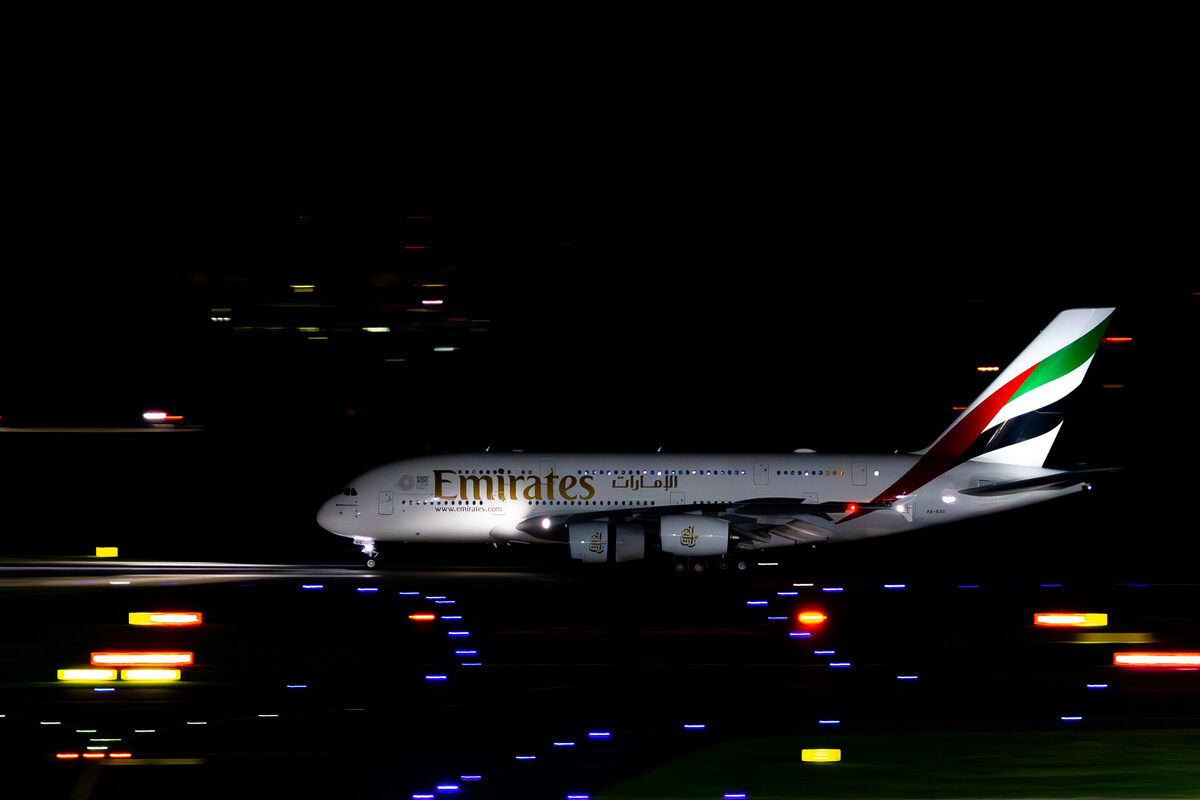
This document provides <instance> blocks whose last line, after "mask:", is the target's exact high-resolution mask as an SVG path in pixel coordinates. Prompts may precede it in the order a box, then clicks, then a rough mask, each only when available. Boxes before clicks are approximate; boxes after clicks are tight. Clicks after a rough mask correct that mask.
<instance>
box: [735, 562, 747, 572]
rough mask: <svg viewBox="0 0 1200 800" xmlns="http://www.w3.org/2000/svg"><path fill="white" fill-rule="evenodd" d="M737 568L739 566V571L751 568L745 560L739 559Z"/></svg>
mask: <svg viewBox="0 0 1200 800" xmlns="http://www.w3.org/2000/svg"><path fill="white" fill-rule="evenodd" d="M737 568H738V572H745V571H746V570H747V569H749V568H750V565H749V564H747V563H746V562H745V561H739V562H737Z"/></svg>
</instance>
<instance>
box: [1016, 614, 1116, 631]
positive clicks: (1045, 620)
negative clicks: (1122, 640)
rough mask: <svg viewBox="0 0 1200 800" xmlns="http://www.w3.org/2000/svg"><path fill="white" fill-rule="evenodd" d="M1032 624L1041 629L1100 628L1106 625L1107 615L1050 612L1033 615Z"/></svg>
mask: <svg viewBox="0 0 1200 800" xmlns="http://www.w3.org/2000/svg"><path fill="white" fill-rule="evenodd" d="M1033 624H1034V625H1040V626H1043V627H1058V628H1062V627H1066V628H1100V627H1103V626H1105V625H1107V624H1108V614H1091V613H1089V614H1080V613H1077V612H1074V611H1052V612H1046V613H1043V614H1034V615H1033Z"/></svg>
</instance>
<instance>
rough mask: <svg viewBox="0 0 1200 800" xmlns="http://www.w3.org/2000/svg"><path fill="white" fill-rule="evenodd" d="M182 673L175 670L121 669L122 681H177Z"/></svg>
mask: <svg viewBox="0 0 1200 800" xmlns="http://www.w3.org/2000/svg"><path fill="white" fill-rule="evenodd" d="M182 677H183V673H182V672H181V671H180V670H177V669H123V670H121V680H123V681H177V680H179V679H180V678H182Z"/></svg>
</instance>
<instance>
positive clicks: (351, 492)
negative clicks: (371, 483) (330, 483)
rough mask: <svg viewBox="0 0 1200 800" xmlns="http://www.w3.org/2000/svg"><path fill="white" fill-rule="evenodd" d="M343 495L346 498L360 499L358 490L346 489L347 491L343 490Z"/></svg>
mask: <svg viewBox="0 0 1200 800" xmlns="http://www.w3.org/2000/svg"><path fill="white" fill-rule="evenodd" d="M342 494H343V495H345V496H346V497H358V490H357V489H351V488H346V489H342Z"/></svg>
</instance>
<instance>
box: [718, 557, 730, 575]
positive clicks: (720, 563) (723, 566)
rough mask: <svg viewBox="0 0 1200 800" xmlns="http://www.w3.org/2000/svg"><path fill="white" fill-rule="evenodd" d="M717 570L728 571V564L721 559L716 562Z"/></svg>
mask: <svg viewBox="0 0 1200 800" xmlns="http://www.w3.org/2000/svg"><path fill="white" fill-rule="evenodd" d="M717 569H719V570H721V572H725V571H726V570H728V569H729V562H728V561H726V560H725V559H723V558H722V559H721V560H720V561H718V562H717Z"/></svg>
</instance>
